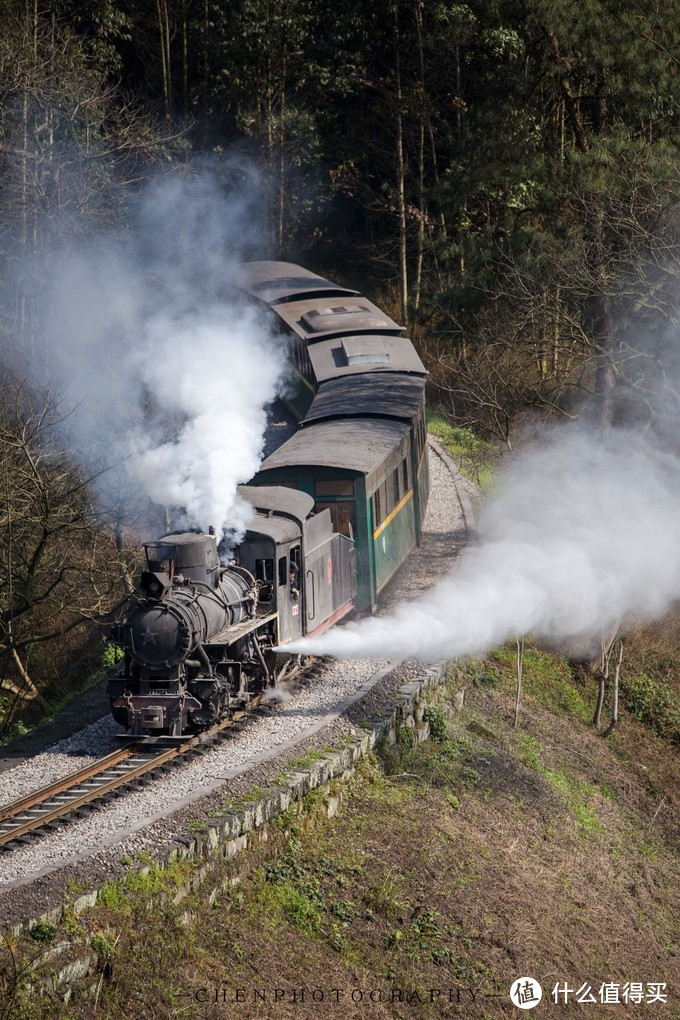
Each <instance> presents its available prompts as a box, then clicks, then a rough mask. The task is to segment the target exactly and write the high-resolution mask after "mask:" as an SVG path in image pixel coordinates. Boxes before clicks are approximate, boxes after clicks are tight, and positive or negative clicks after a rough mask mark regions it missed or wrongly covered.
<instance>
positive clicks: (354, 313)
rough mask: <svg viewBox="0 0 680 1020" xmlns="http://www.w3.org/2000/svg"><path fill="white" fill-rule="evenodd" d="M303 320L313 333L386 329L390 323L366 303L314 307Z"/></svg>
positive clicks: (306, 313)
mask: <svg viewBox="0 0 680 1020" xmlns="http://www.w3.org/2000/svg"><path fill="white" fill-rule="evenodd" d="M302 322H303V324H304V325H305V326H306V327H307V329H308V330H310V331H311V332H312V333H326V332H328V331H329V330H341V329H385V328H388V327H389V325H390V324H389V322H388V321H387V319H384V318H382V317H381V316H379V315H376V314H375V312H373V311H371V309H370V308H367V307H366V305H335V306H334V307H332V308H313V309H311V310H310V311H309V312H305V313H304V315H303V316H302Z"/></svg>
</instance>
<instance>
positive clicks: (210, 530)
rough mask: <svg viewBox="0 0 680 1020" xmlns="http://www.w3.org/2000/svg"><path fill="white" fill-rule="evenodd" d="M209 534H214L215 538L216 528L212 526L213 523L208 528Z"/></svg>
mask: <svg viewBox="0 0 680 1020" xmlns="http://www.w3.org/2000/svg"><path fill="white" fill-rule="evenodd" d="M208 534H209V535H212V536H213V538H214V537H215V529H214V527H213V526H212V524H211V525H210V527H209V528H208Z"/></svg>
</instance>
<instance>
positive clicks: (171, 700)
mask: <svg viewBox="0 0 680 1020" xmlns="http://www.w3.org/2000/svg"><path fill="white" fill-rule="evenodd" d="M239 492H240V494H241V496H242V498H244V499H246V500H247V501H250V502H251V504H252V505H253V517H252V519H251V521H250V523H249V526H248V530H247V531H246V534H245V537H244V539H243V542H242V543H241V545H240V546H239V547H238V549H237V550H236V551H235V552H236V557H237V560H238V562H237V561H236V560H234V561H233V562H231V563H230V564H229V565H228V566H222V565H221V563H220V559H219V556H218V550H217V544H216V539H215V536H214V535H211V534H208V535H205V534H199V533H194V532H185V533H181V534H172V535H166V536H164V537H163V538H162V539H159V540H158V541H157V542H153V543H149V544H147V545H146V546H145V552H146V567H145V569H144V570H143V571H142V575H141V578H140V581H139V586H138V589H137V590H136V592H135V593H134V595H133V596H132V597H131V598H130V599H129V601H128V603H127V605H126V606H125V608H124V610H123V614H122V617H121V619H120V620H119V621H118V623H117V624H116V625H115V626H114V628H113V630H112V635H111V640H112V641H113V643H114V644H116V645H117V646H118V647H120V648H121V649H122V650H123V652H124V658H123V661H122V667H121V669H120V671H119V673H118V675H117V676H114V677H112V678H111V680H110V681H109V686H108V696H109V700H110V703H111V710H112V712H113V716H114V718H115V719H116V721H117V722H119V723H121V724H122V725H123V726H125V728H126V730H128V731H129V734H130V735H131V736H132V737H133V738H134V739H139V738H147V739H148V738H152V737H155V738H162V739H164V740H167V739H170V740H173V739H182V738H183V737H184V736H186V735H187V734H191V733H196V732H199V731H200V730H203V729H206V728H207V727H209V726H211V725H212V724H213V723H215V722H217V721H218V720H220V719H222V718H224V717H225V716H229V715H230V714H232V713H233V712H234V711H236V710H240V709H244V708H246V707H247V706H248V703H249V702H250V700H251V699H252V697H253V695H254V694H258V693H261V692H262V691H263V690H264V689H265V688H266V687H267V686H269V685H271V684H274V683H276V681H277V679H278V677H279V675H280V673H281V671H282V668H283V667H285V664H286V657H285V655H284V656H281V655H280V654H279V655H275V654H274V652H273V648H274V647H276V646H277V645H285V644H286V643H287V642H290V641H292V640H295V639H296V638H298V637H301V636H302V635H303V634H305V633H308V632H310V631H312V630H313V631H314V632H315V633H319V632H321V631H322V630H323V629H324V628H325V627H326V626H329V625H330V624H331V623H332V622H334V621H335V620H337V619H339V618H341V617H342V616H344V615H346V614H347V613H348V612H349V611H350V610H351V609H352V608H353V605H354V603H353V596H354V590H355V584H354V565H353V564H354V560H353V557H354V545H353V543H352V542H350V541H349V540H347V539H346V538H344V537H343V536H339V535H336V534H334V532H333V529H332V525H331V520H330V514H329V513H328V512H327V511H326V512H324V513H322V514H317V515H313V513H312V511H313V506H314V500H313V499H312V498H311V497H309V496H307V495H306V494H304V493H297V492H293V491H291V490H290V489H286V488H283V487H280V488H279V487H262V488H251V487H248V486H240V488H239Z"/></svg>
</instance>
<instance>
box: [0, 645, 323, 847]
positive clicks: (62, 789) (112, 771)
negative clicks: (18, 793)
mask: <svg viewBox="0 0 680 1020" xmlns="http://www.w3.org/2000/svg"><path fill="white" fill-rule="evenodd" d="M327 661H328V660H327V659H326V658H325V657H324V658H320V659H315V660H312V662H311V663H310V664H309V665H308V666H307V668H304V667H302V666H298V667H297V668H293V669H291V670H289V671H288V672H286V675H285V686H286V687H287V688H288V689H289V690H290V687H289V685H291V684H300V685H304V684H305V683H309V682H310V681H311V680H312V679H313V677H314V676H315V675H317V674H318V673H319V672H320V670H321V669H322V668H323V666H324V665H325V663H326V662H327ZM278 679H279V682H280V681H281V680H284V676H283V674H282V675H281V676H280V677H279V678H278ZM282 686H283V685H282ZM263 700H264V698H263V695H258V696H256V697H253V698H252V700H251V702H250V706H249V707H248V709H243V710H242V711H238V712H234V713H233V715H231V716H230V718H228V719H223V720H222V721H221V722H219V723H217V724H216V725H215V726H213V727H211V728H210V729H209V730H205V731H204V732H202V733H199V734H197V735H196V736H192V737H187V739H186V740H183V741H182V742H181V743H179V744H175V745H172V746H171V747H163V746H154V745H144V744H130V745H128V746H125V747H121V748H118V749H117V750H115V751H111V752H110V753H109V754H106V755H104V756H103V757H101V758H97V759H96V761H93V762H91V763H90V764H89V765H85V766H84V767H83V768H81V769H78V770H77V771H75V772H71V773H69V774H68V775H67V776H63V777H62V778H61V779H58V780H56V781H55V782H54V783H50V784H49V785H48V786H44V787H42V788H41V789H39V790H35V791H33V792H32V793H29V794H27V795H26V796H24V797H20V798H19V799H17V800H15V801H12V802H11V803H9V804H6V805H3V806H0V849H5V850H11V849H12V845H19V844H22V843H26V842H28V841H29V840H31V839H33V838H35V837H36V836H47V835H49V833H50V831H51V830H53V829H54V828H56V827H57V826H58V825H60V824H62V823H63V822H65V821H68V820H72V819H73V818H78V817H82V815H83V813H84V812H86V811H87V810H88V809H89V808H90V806H93V805H94V802H95V801H101V800H108V799H109V798H111V797H113V796H117V795H118V794H119V793H120V792H121V791H122V789H123V788H124V787H126V786H130V785H132V784H136V783H138V782H139V781H140V780H144V779H145V778H147V779H148V781H150V779H151V776H150V773H152V772H157V771H159V770H162V769H163V768H164V767H165V766H168V765H170V764H172V763H173V762H174V761H176V760H177V759H179V758H180V757H182V758H186V757H187V756H188V755H194V754H199V753H201V752H203V751H207V750H208V749H209V748H210V747H212V746H213V745H214V744H215V743H216V742H217V741H218V740H220V739H221V738H222V737H224V736H225V735H226V731H227V730H229V729H231V728H232V727H233V726H234V724H239V723H240V722H242V721H243V720H245V719H246V717H248V716H249V715H252V714H253V712H254V710H258V709H261V707H262V702H263Z"/></svg>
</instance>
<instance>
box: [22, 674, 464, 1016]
mask: <svg viewBox="0 0 680 1020" xmlns="http://www.w3.org/2000/svg"><path fill="white" fill-rule="evenodd" d="M445 666H446V664H445V663H438V664H436V665H434V666H431V667H429V668H427V669H425V670H424V671H423V673H422V675H421V676H420V677H418V678H417V679H415V680H412V681H410V682H409V683H407V684H404V685H403V687H401V688H400V690H399V693H398V694H397V696H396V697H395V698H394V699H393V700H392V701H391V703H390V706H389V709H388V711H387V712H386V713H385V714H384V715H383V716H382V717H381V718H379V719H371V720H368V721H367V723H366V724H364V725H365V726H366V730H365V733H363V734H362V735H360V736H359V735H357V736H356V737H354V738H347V746H346V747H344V748H342V749H340V750H338V751H332V752H328V753H327V754H325V756H324V757H323V758H320V759H318V760H315V761H314V762H313V763H312V764H310V765H309V766H308V767H307V768H304V769H299V770H297V771H295V772H293V773H292V774H291V776H290V778H289V779H287V780H285V781H282V782H281V783H280V784H278V785H276V786H274V787H272V788H271V789H269V790H265V791H263V793H262V795H261V796H259V797H258V799H257V800H253V801H247V802H245V803H243V804H242V805H239V806H236V807H231V808H227V809H225V810H224V812H223V813H221V814H220V815H219V816H218V817H216V818H214V819H210V820H208V821H206V822H204V823H201V824H200V826H197V828H196V831H195V832H192V833H191V834H190V835H188V836H187V837H186V838H183V839H181V840H178V841H176V842H175V843H174V844H172V845H171V846H169V847H168V849H167V851H166V852H165V853H164V854H162V855H160V856H159V857H158V858H157V859H156V860H155V861H154V864H155V865H156V866H158V865H160V867H161V868H164V867H168V866H170V865H171V864H173V863H175V862H176V861H178V860H188V861H192V862H194V863H195V866H194V867H193V869H192V872H191V875H190V876H189V877H188V878H187V880H186V882H185V883H184V884H180V885H179V886H177V887H176V889H173V892H172V894H168V893H165V894H161V895H160V896H157V897H154V899H153V903H154V904H155V905H157V904H158V902H159V900H160V901H161V902H163V900H164V899H165V900H168V899H169V900H171V901H172V902H173V903H174V904H178V903H181V902H182V900H184V899H185V898H186V897H188V896H189V895H190V894H192V893H200V896H201V899H202V900H203V901H204V902H208V903H213V902H214V901H215V900H216V899H217V898H218V896H219V895H220V893H222V892H223V891H224V887H225V885H233V884H234V882H235V881H238V878H237V877H236V878H234V877H233V876H232V877H230V878H229V879H228V880H227V881H226V883H225V882H224V881H222V882H221V883H220V882H217V875H216V874H215V872H216V870H217V867H216V865H217V864H218V863H219V862H221V861H224V860H230V859H232V858H234V857H236V856H237V855H238V854H240V853H242V852H243V851H246V850H248V849H249V848H250V847H251V846H253V845H254V844H255V843H258V844H259V843H263V842H266V839H267V827H268V824H269V823H270V822H272V821H273V820H274V819H276V818H277V817H278V816H280V815H281V814H282V813H283V812H285V811H295V812H299V813H304V812H305V811H306V810H307V806H306V804H305V798H306V797H308V795H309V794H310V793H313V792H314V791H318V792H320V793H322V794H323V795H324V796H323V807H324V810H325V811H326V813H327V814H328V816H329V817H332V816H333V815H335V814H336V812H337V810H338V808H339V806H340V803H341V801H342V783H343V782H345V781H346V780H347V779H349V777H350V776H351V775H352V774H353V773H354V770H355V768H356V766H357V765H358V764H359V762H360V761H361V760H362V759H363V758H364V757H365V756H366V754H367V753H368V752H369V751H371V750H372V749H373V748H374V747H375V746H376V744H380V743H381V742H386V743H388V744H392V743H394V742H395V741H396V739H397V734H398V731H399V729H400V728H406V729H409V730H410V731H411V732H412V734H413V742H414V743H420V742H421V741H423V740H426V739H427V737H428V736H429V732H430V727H429V723H428V722H427V721H425V720H424V718H423V713H424V710H425V703H426V698H427V695H428V692H429V691H430V690H431V689H432V688H434V687H437V686H439V685H440V684H441V683H442V681H443V678H444V673H445ZM350 740H351V742H350ZM331 784H332V785H331ZM317 805H318V798H315V807H316V806H317ZM139 870H140V873H142V874H144V873H148V872H149V866H147V867H145V868H141V869H139ZM101 893H102V889H101V888H95V889H91V890H89V891H88V892H86V893H82V894H80V895H77V896H73V897H69V898H67V899H66V900H65V901H64V903H63V904H62V905H61V906H60V907H57V908H55V909H53V910H50V911H47V912H46V913H44V914H42V915H41V916H40V917H37V918H32V919H30V920H28V919H27V920H25V921H24V922H23V923H20V924H17V925H16V926H14V928H13V929H12V930H11V932H10V934H11V935H13V936H20V935H22V934H27V933H28V932H29V931H30V929H31V928H32V927H33V926H34V925H35V924H36V923H37V922H39V921H43V922H48V923H50V924H53V925H55V926H58V925H59V924H61V923H62V922H63V921H64V919H65V918H66V917H73V916H74V915H78V914H80V913H81V912H82V911H84V910H87V909H89V908H92V907H95V906H96V905H97V901H98V899H99V898H100V896H101ZM150 905H151V902H150ZM187 916H188V917H189V916H190V915H187ZM102 964H103V961H102V960H101V958H99V957H98V955H97V953H96V952H94V951H93V949H92V947H91V946H90V945H89V944H87V945H86V944H83V943H81V944H78V940H77V939H73V940H70V941H68V942H61V943H57V944H55V945H52V946H50V947H49V948H47V949H46V950H45V952H44V953H42V954H41V955H40V959H39V960H38V961H36V965H37V966H36V968H35V969H34V973H33V980H32V982H31V992H32V993H33V994H40V993H42V992H48V993H50V994H58V995H60V996H63V997H64V998H65V999H68V997H69V995H70V986H71V985H72V984H73V983H74V982H76V981H82V980H83V979H87V978H88V976H89V975H93V976H95V977H97V976H98V973H99V972H101V970H102Z"/></svg>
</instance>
